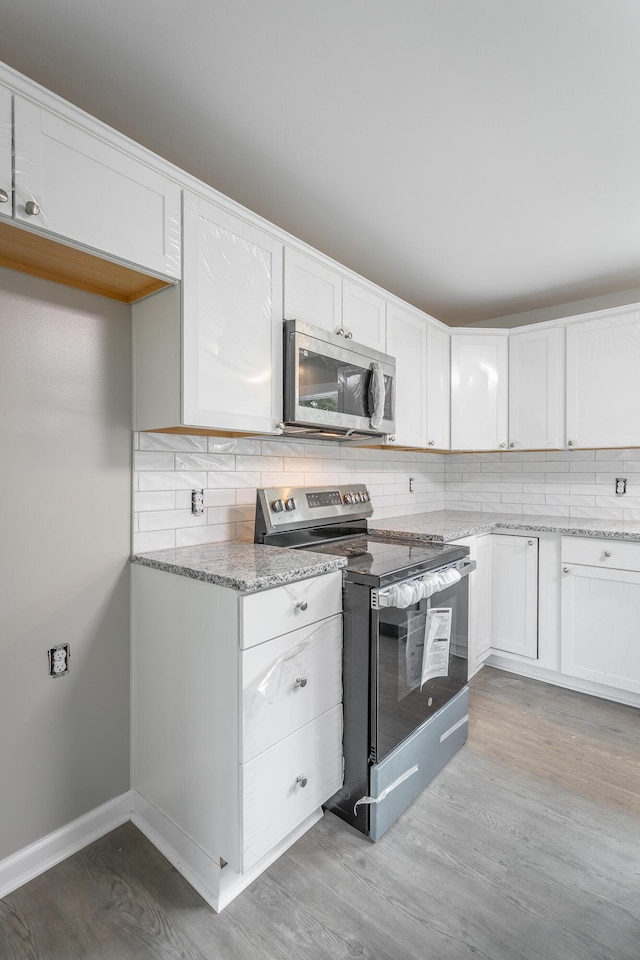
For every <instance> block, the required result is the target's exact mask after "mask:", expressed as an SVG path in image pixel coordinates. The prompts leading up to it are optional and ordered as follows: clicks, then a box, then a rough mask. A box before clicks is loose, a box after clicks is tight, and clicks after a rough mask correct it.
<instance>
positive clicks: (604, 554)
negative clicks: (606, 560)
mask: <svg viewBox="0 0 640 960" xmlns="http://www.w3.org/2000/svg"><path fill="white" fill-rule="evenodd" d="M602 556H603V557H610V556H611V550H605V551H604V552H603V554H602Z"/></svg>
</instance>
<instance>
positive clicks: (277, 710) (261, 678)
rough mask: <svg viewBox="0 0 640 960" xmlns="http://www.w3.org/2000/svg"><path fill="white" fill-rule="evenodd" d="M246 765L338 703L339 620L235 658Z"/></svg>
mask: <svg viewBox="0 0 640 960" xmlns="http://www.w3.org/2000/svg"><path fill="white" fill-rule="evenodd" d="M240 660H241V677H242V681H241V682H242V739H241V743H242V748H241V750H242V756H241V760H242V762H243V763H246V762H247V761H248V760H251V759H253V757H255V756H257V755H258V754H259V753H262V751H263V750H266V749H267V748H268V747H271V746H273V744H274V743H277V742H278V740H282V739H283V737H287V736H289V734H290V733H293V732H294V731H295V730H297V729H298V728H299V727H302V726H304V724H306V723H309V721H310V720H314V719H315V718H316V717H319V716H320V715H321V714H322V713H325V711H327V710H329V709H330V708H331V707H333V706H335V705H336V704H338V703H341V701H342V616H341V615H340V614H338V615H336V616H335V617H330V618H329V619H328V620H321V621H319V622H318V623H315V624H312V625H311V626H308V627H303V628H301V629H300V630H294V631H293V632H292V633H287V634H286V635H285V636H283V637H277V638H276V639H274V640H269V641H267V643H261V644H258V645H257V646H255V647H252V648H251V649H250V650H244V651H243V652H242V653H241V654H240Z"/></svg>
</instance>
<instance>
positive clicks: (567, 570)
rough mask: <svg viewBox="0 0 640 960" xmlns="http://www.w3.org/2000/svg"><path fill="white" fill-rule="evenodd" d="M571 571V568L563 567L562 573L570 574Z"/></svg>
mask: <svg viewBox="0 0 640 960" xmlns="http://www.w3.org/2000/svg"><path fill="white" fill-rule="evenodd" d="M570 571H571V567H563V568H562V572H563V573H570Z"/></svg>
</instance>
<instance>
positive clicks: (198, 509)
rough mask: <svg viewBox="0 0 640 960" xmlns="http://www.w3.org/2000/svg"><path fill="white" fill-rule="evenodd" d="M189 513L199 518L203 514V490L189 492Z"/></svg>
mask: <svg viewBox="0 0 640 960" xmlns="http://www.w3.org/2000/svg"><path fill="white" fill-rule="evenodd" d="M191 513H192V514H193V515H194V517H201V516H202V514H203V513H204V490H192V491H191Z"/></svg>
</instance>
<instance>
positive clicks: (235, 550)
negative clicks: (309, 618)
mask: <svg viewBox="0 0 640 960" xmlns="http://www.w3.org/2000/svg"><path fill="white" fill-rule="evenodd" d="M131 562H132V563H139V564H142V565H143V566H145V567H155V568H157V569H158V570H165V571H166V572H167V573H176V574H178V575H179V576H182V577H190V578H191V579H192V580H204V581H206V582H207V583H216V584H218V585H219V586H222V587H231V589H233V590H240V591H242V592H243V593H244V592H246V593H255V592H256V591H257V590H264V589H265V588H267V587H277V586H280V585H281V584H285V583H292V582H293V581H295V580H305V579H306V578H307V577H315V576H318V574H321V573H329V572H330V571H331V570H339V569H341V568H342V567H345V566H346V565H347V561H346V559H345V558H344V557H331V556H326V555H325V554H320V553H313V552H311V551H309V550H288V549H287V548H286V547H267V546H263V545H262V544H259V543H257V544H256V543H248V542H246V541H240V540H231V541H225V542H223V543H204V544H202V545H200V546H194V547H176V548H172V549H169V550H155V551H153V552H151V553H134V554H132V556H131Z"/></svg>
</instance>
